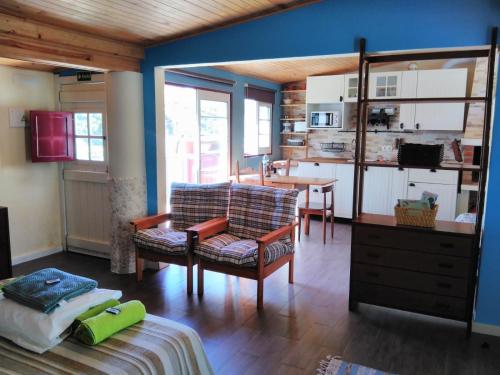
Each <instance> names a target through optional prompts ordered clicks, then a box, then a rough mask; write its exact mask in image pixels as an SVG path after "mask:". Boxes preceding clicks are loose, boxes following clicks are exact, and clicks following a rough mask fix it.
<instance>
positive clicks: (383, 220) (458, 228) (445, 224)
mask: <svg viewBox="0 0 500 375" xmlns="http://www.w3.org/2000/svg"><path fill="white" fill-rule="evenodd" d="M353 223H355V224H362V225H374V226H383V227H389V228H396V229H401V230H409V231H420V232H426V233H448V234H450V233H451V234H455V235H460V236H471V237H472V236H474V234H475V232H474V225H473V224H469V223H457V222H454V221H439V220H436V226H435V227H434V228H421V227H411V226H405V225H398V224H396V217H395V216H390V215H376V214H361V215H359V216H358V217H357V218H356V219H354V220H353Z"/></svg>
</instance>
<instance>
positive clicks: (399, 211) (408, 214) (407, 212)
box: [394, 204, 439, 228]
mask: <svg viewBox="0 0 500 375" xmlns="http://www.w3.org/2000/svg"><path fill="white" fill-rule="evenodd" d="M438 209H439V205H438V204H436V205H435V206H434V208H429V209H423V210H415V209H411V208H408V207H399V206H395V207H394V213H395V215H396V222H397V223H398V224H399V225H410V226H412V227H424V228H432V227H434V226H435V225H436V215H437V212H438ZM416 212H418V213H419V214H417V215H415V213H416ZM412 213H413V214H412Z"/></svg>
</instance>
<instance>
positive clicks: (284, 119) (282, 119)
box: [280, 117, 306, 121]
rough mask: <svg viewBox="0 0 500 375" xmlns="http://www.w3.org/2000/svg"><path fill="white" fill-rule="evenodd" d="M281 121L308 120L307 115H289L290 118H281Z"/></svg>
mask: <svg viewBox="0 0 500 375" xmlns="http://www.w3.org/2000/svg"><path fill="white" fill-rule="evenodd" d="M280 120H281V121H306V118H305V117H288V118H281V119H280Z"/></svg>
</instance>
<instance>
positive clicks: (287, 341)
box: [15, 222, 500, 375]
mask: <svg viewBox="0 0 500 375" xmlns="http://www.w3.org/2000/svg"><path fill="white" fill-rule="evenodd" d="M335 230H336V232H335V239H334V240H333V241H330V242H327V244H326V245H323V244H322V242H321V233H320V226H319V223H317V222H313V223H312V228H311V235H310V236H309V237H307V236H302V239H301V243H300V245H298V246H297V253H296V261H295V284H293V285H289V284H288V283H287V276H288V274H287V273H288V269H287V267H284V268H282V269H281V270H280V271H278V272H277V273H275V274H274V275H272V276H271V277H269V278H267V279H266V281H265V291H264V311H263V312H262V313H258V312H257V311H256V307H255V303H256V300H255V298H256V283H255V282H254V281H251V280H245V279H238V278H236V277H232V276H224V275H221V274H215V273H212V272H205V295H204V297H203V299H202V300H200V299H198V297H197V296H196V294H195V295H194V296H193V297H191V298H189V297H187V295H186V282H185V281H186V279H185V269H184V268H181V267H177V266H169V267H167V268H166V269H164V270H162V271H159V272H151V271H150V272H148V271H146V272H145V274H144V281H143V282H142V283H140V284H137V283H136V282H135V279H134V275H120V276H119V275H113V274H111V273H110V272H109V262H108V261H105V260H101V259H96V258H92V257H86V256H83V255H77V254H71V253H62V254H56V255H52V256H49V257H46V258H43V259H40V260H36V261H32V262H29V263H25V264H22V265H20V266H17V267H15V273H16V274H17V275H19V274H23V273H27V272H29V271H32V270H35V269H38V268H42V267H47V266H51V267H58V268H60V269H63V270H66V271H69V272H73V273H78V274H81V275H85V276H88V277H92V278H95V279H97V280H98V281H99V284H100V286H101V287H104V288H116V289H121V290H123V293H124V300H128V299H140V300H142V301H143V302H144V303H145V305H146V307H147V310H148V312H149V313H153V314H157V315H161V316H164V317H166V318H170V319H173V320H176V321H179V322H182V323H184V324H187V325H189V326H191V327H193V328H195V329H196V330H197V331H198V333H199V334H200V336H201V337H202V339H203V342H204V344H205V348H206V351H207V353H208V356H209V358H210V361H211V363H212V365H213V367H214V369H215V371H216V373H217V374H227V375H240V374H259V375H264V374H273V375H274V374H287V375H288V374H289V375H294V374H315V373H316V372H315V370H316V368H317V367H318V363H319V361H320V360H321V359H324V358H325V357H326V356H327V355H338V356H342V357H343V358H344V359H345V360H347V361H352V362H356V363H360V364H363V365H366V366H370V367H374V368H377V369H380V370H386V371H391V372H394V373H399V374H425V375H432V374H439V375H442V374H450V375H451V374H453V375H458V374H467V375H470V374H477V375H486V374H495V375H498V374H500V339H499V338H492V337H488V336H482V335H476V334H473V336H472V338H471V339H470V340H466V339H465V335H464V332H465V330H464V326H463V325H462V324H460V323H455V322H450V321H446V320H441V319H435V318H430V317H424V316H419V315H415V314H409V313H403V312H398V311H395V310H389V309H383V308H378V307H373V306H364V305H361V306H360V309H359V312H357V313H349V311H348V309H347V299H348V284H349V255H350V226H349V225H345V224H337V225H336V229H335ZM195 275H196V272H195ZM195 285H196V282H195ZM195 292H196V290H195ZM485 343H487V345H485ZM483 346H489V347H488V348H484V347H483Z"/></svg>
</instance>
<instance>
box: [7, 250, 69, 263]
mask: <svg viewBox="0 0 500 375" xmlns="http://www.w3.org/2000/svg"><path fill="white" fill-rule="evenodd" d="M62 251H63V248H62V247H56V248H54V249H47V250H43V251H38V252H36V253H31V254H27V255H19V256H17V257H13V258H12V265H13V266H15V265H18V264H21V263H25V262H29V261H30V260H35V259H38V258H43V257H46V256H49V255H52V254H57V253H60V252H62Z"/></svg>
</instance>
